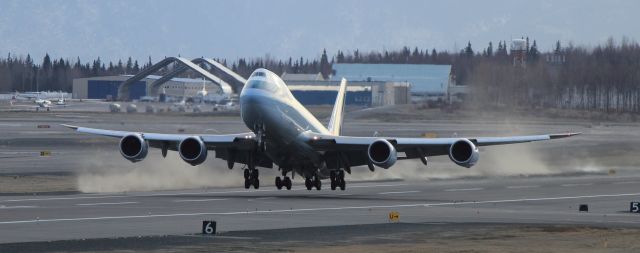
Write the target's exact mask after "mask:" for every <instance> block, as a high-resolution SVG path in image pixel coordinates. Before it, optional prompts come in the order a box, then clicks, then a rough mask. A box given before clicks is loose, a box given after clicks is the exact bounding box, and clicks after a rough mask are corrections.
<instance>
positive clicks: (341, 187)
mask: <svg viewBox="0 0 640 253" xmlns="http://www.w3.org/2000/svg"><path fill="white" fill-rule="evenodd" d="M346 188H347V184H346V183H345V182H344V180H342V181H340V190H341V191H344V189H346Z"/></svg>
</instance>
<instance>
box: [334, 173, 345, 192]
mask: <svg viewBox="0 0 640 253" xmlns="http://www.w3.org/2000/svg"><path fill="white" fill-rule="evenodd" d="M336 176H337V177H338V178H337V180H336V181H337V184H338V186H339V187H340V190H341V191H344V189H346V187H347V183H345V181H344V171H343V170H341V171H338V174H337V175H336Z"/></svg>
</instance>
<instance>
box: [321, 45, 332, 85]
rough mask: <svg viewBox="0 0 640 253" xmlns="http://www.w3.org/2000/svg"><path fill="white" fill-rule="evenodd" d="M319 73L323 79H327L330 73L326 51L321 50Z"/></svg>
mask: <svg viewBox="0 0 640 253" xmlns="http://www.w3.org/2000/svg"><path fill="white" fill-rule="evenodd" d="M320 72H321V73H322V77H324V78H325V79H326V78H328V77H329V74H330V73H331V64H330V63H329V57H328V56H327V50H326V49H323V50H322V56H320Z"/></svg>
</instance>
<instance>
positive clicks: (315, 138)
mask: <svg viewBox="0 0 640 253" xmlns="http://www.w3.org/2000/svg"><path fill="white" fill-rule="evenodd" d="M578 134H580V133H562V134H544V135H526V136H510V137H472V138H464V137H460V138H393V137H352V136H332V135H321V134H315V133H305V135H306V136H305V138H307V139H308V141H307V142H308V143H309V145H310V146H312V147H313V148H314V149H316V150H318V151H327V152H334V151H335V152H339V153H342V154H344V155H343V157H344V159H348V160H349V161H348V162H349V165H350V166H360V165H367V164H368V163H369V160H368V158H367V154H366V152H367V149H368V147H369V145H371V144H372V143H374V142H375V141H378V140H386V141H388V142H389V143H391V144H392V145H393V146H394V147H395V149H396V150H397V152H399V153H404V154H405V156H404V157H398V159H418V158H419V159H423V158H424V157H429V156H440V155H448V154H449V149H450V147H451V145H453V144H454V143H456V142H458V141H460V140H468V141H470V142H471V143H473V144H474V145H475V146H477V147H481V146H493V145H505V144H514V143H525V142H534V141H545V140H552V139H559V138H566V137H571V136H574V135H578ZM423 162H424V161H423Z"/></svg>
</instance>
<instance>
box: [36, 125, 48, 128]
mask: <svg viewBox="0 0 640 253" xmlns="http://www.w3.org/2000/svg"><path fill="white" fill-rule="evenodd" d="M38 128H51V126H50V125H38Z"/></svg>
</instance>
